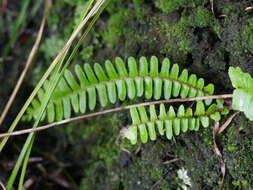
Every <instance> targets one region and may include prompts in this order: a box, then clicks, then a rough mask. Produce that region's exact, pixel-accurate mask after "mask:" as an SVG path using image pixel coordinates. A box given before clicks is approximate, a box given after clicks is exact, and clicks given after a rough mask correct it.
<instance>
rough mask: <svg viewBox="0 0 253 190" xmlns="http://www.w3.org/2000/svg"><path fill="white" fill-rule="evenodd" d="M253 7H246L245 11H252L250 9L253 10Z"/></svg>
mask: <svg viewBox="0 0 253 190" xmlns="http://www.w3.org/2000/svg"><path fill="white" fill-rule="evenodd" d="M252 9H253V6H250V7H246V8H245V9H244V10H245V11H250V10H252Z"/></svg>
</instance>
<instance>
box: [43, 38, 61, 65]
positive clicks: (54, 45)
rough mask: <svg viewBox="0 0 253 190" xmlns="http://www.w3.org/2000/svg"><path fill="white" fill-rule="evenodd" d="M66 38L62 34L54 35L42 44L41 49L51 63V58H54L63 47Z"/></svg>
mask: <svg viewBox="0 0 253 190" xmlns="http://www.w3.org/2000/svg"><path fill="white" fill-rule="evenodd" d="M64 43H65V42H64V40H63V39H62V36H58V35H54V36H51V37H50V38H47V39H46V40H45V42H44V43H43V44H42V45H41V51H42V52H43V53H44V56H45V57H46V59H47V60H48V62H49V63H50V60H51V59H53V58H54V57H55V56H56V55H57V53H58V51H60V49H61V48H62V47H63V45H64Z"/></svg>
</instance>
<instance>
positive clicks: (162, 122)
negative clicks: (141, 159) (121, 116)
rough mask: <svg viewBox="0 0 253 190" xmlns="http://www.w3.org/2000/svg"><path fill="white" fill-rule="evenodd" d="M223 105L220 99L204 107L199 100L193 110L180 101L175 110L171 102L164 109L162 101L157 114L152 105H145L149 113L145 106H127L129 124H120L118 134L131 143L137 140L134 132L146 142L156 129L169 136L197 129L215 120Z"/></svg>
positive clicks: (222, 110) (154, 137) (154, 135)
mask: <svg viewBox="0 0 253 190" xmlns="http://www.w3.org/2000/svg"><path fill="white" fill-rule="evenodd" d="M224 110H226V108H224V107H223V105H222V104H221V103H218V104H215V103H214V104H211V105H210V106H209V107H208V108H207V109H206V110H205V105H204V103H203V102H202V101H198V102H197V103H196V108H195V111H193V110H192V108H185V106H184V105H182V104H181V105H180V106H179V108H178V110H177V112H176V111H175V109H174V107H173V106H170V107H169V109H168V111H167V110H166V108H165V106H164V104H160V107H159V115H157V113H156V110H155V106H154V105H150V106H149V116H148V114H147V111H146V109H145V107H138V108H132V109H131V110H130V114H131V118H132V122H133V123H132V125H131V126H129V127H128V128H123V129H122V130H121V134H122V136H123V137H125V138H127V139H129V140H130V141H131V143H132V144H136V143H137V138H138V134H139V136H140V140H141V142H142V143H146V142H147V141H148V139H149V138H150V140H156V138H157V133H159V135H161V136H163V135H166V138H167V139H169V140H171V139H172V138H173V137H174V136H178V135H179V134H180V133H182V132H186V131H188V130H190V131H198V130H199V128H200V126H203V127H208V126H209V124H210V121H209V120H210V119H212V120H215V121H219V120H220V118H221V114H225V113H226V112H224Z"/></svg>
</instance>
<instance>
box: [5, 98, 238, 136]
mask: <svg viewBox="0 0 253 190" xmlns="http://www.w3.org/2000/svg"><path fill="white" fill-rule="evenodd" d="M232 96H233V95H232V94H222V95H212V96H201V97H194V98H175V99H171V100H159V101H152V102H145V103H140V104H133V105H128V106H123V107H117V108H112V109H107V110H103V111H100V112H94V113H90V114H85V115H81V116H77V117H72V118H70V119H65V120H62V121H58V122H54V123H50V124H47V125H43V126H40V127H37V128H31V129H24V130H19V131H15V132H10V133H2V134H0V138H4V137H10V136H17V135H22V134H27V133H31V132H35V131H42V130H46V129H49V128H52V127H56V126H59V125H63V124H66V123H70V122H72V121H76V120H81V119H85V118H91V117H96V116H99V115H104V114H107V113H113V112H119V111H123V110H128V109H131V108H136V107H141V106H149V105H155V104H162V103H176V102H190V101H191V102H192V101H199V100H207V99H229V98H232Z"/></svg>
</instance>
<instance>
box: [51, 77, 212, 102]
mask: <svg viewBox="0 0 253 190" xmlns="http://www.w3.org/2000/svg"><path fill="white" fill-rule="evenodd" d="M138 78H143V79H161V80H168V81H172V82H178V83H180V84H181V85H185V86H187V87H189V88H193V89H195V90H196V91H197V92H198V91H200V92H203V93H204V94H206V95H211V94H210V93H209V92H207V91H205V90H204V89H199V88H197V87H195V86H193V85H190V84H188V83H186V82H183V81H180V80H177V79H173V78H170V77H162V76H150V75H144V76H128V77H118V78H115V79H110V80H108V81H104V82H99V83H96V84H90V85H87V86H83V87H80V89H77V90H73V91H70V92H69V93H68V94H65V93H64V94H61V96H59V95H57V98H55V97H54V95H53V96H52V100H51V101H50V102H52V103H55V102H57V101H60V100H61V99H62V98H67V97H68V98H70V97H71V96H74V95H78V94H79V93H80V92H83V91H86V90H87V89H88V88H93V87H96V86H97V85H98V84H99V85H106V84H108V83H111V82H114V83H115V82H117V81H120V80H124V81H126V80H127V79H138Z"/></svg>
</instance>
